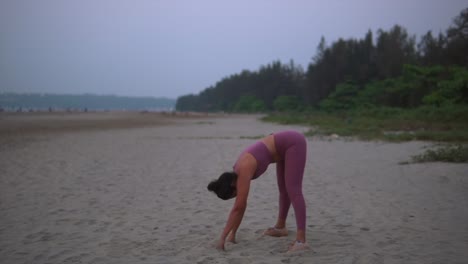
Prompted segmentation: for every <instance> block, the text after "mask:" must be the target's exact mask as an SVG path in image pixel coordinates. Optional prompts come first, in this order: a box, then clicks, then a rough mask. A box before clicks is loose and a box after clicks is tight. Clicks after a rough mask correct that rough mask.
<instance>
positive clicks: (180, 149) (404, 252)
mask: <svg viewBox="0 0 468 264" xmlns="http://www.w3.org/2000/svg"><path fill="white" fill-rule="evenodd" d="M99 115H102V114H93V113H88V114H81V115H80V116H81V117H79V118H78V119H84V120H88V121H89V120H96V119H97V120H100V121H99V122H95V121H92V122H91V123H92V124H93V125H89V126H86V125H83V126H84V128H77V127H75V126H76V124H74V123H73V121H76V118H77V117H76V115H71V116H70V115H66V114H64V115H61V116H60V117H57V116H53V117H51V116H50V115H47V114H44V115H39V117H38V116H37V115H34V114H23V115H11V114H10V115H8V114H2V116H0V132H1V131H3V134H2V133H0V136H1V138H0V263H98V264H99V263H467V261H468V250H467V249H468V165H467V164H448V163H423V164H410V165H399V162H403V161H408V160H409V159H410V157H411V156H412V155H416V154H420V153H421V152H422V151H423V150H424V148H425V147H427V146H431V143H428V142H409V143H401V144H395V143H385V142H362V141H356V140H346V139H342V138H338V139H329V138H308V147H309V148H308V159H307V167H306V174H305V177H304V195H305V199H306V202H307V206H308V211H307V237H308V241H309V244H310V245H311V248H312V249H311V250H310V251H307V252H302V253H299V254H293V255H288V254H285V251H286V249H287V245H288V244H289V243H290V242H291V241H293V239H294V237H295V232H294V229H295V221H294V212H293V210H290V214H289V218H288V223H287V227H288V228H289V229H290V231H291V232H290V234H289V236H288V237H282V238H271V237H262V236H261V233H262V231H263V230H264V229H265V228H267V227H269V226H272V225H273V224H274V222H275V219H276V215H277V210H278V205H277V199H278V198H277V196H278V191H277V187H276V177H275V168H274V165H270V168H269V169H268V171H267V173H266V174H264V175H262V176H261V177H260V178H258V179H257V180H255V181H254V182H253V183H252V185H251V186H252V187H251V192H250V196H249V202H248V208H247V211H246V214H245V216H244V219H243V222H242V224H241V227H240V229H239V231H238V244H231V243H227V244H226V248H227V250H226V251H225V252H219V251H217V250H216V249H215V248H214V242H215V241H216V239H217V238H218V237H219V235H220V233H221V231H222V229H223V227H224V224H225V222H226V219H227V216H228V213H229V210H230V209H231V205H232V204H233V201H222V200H220V199H218V198H217V197H216V196H215V195H214V194H212V193H209V192H208V191H207V189H206V186H207V184H208V182H209V181H210V180H212V179H214V178H217V177H218V175H219V174H220V173H221V172H223V171H224V170H229V169H230V168H231V167H232V165H233V162H234V161H235V158H236V157H237V155H238V154H239V152H240V151H241V150H242V149H243V148H244V147H246V146H247V145H249V144H250V143H253V142H254V141H255V139H256V138H258V137H259V136H262V135H267V134H268V133H270V132H273V131H279V130H284V129H296V130H299V131H301V132H305V131H307V129H308V128H307V127H300V126H282V125H276V124H269V123H262V122H260V121H258V120H257V118H258V116H195V117H193V116H192V117H190V118H177V117H167V116H158V115H149V117H148V115H146V117H144V118H142V117H141V114H138V113H137V114H130V115H129V114H122V113H121V114H112V115H110V116H112V118H111V119H112V120H114V121H112V122H110V121H105V120H108V118H107V117H104V118H103V117H102V116H99ZM122 115H123V116H125V118H122ZM96 116H98V117H96ZM116 116H117V117H116ZM38 118H39V119H38ZM115 118H117V119H118V120H120V121H119V122H118V121H115ZM135 118H137V119H138V118H140V119H141V120H143V121H141V122H140V121H139V122H136V124H135V123H132V121H129V120H134V119H135ZM57 119H58V120H60V121H57ZM147 119H150V120H151V121H148V120H147ZM38 120H39V121H40V122H39V121H38ZM67 120H68V121H67ZM88 121H87V122H88ZM15 122H16V123H15ZM18 122H19V123H18ZM93 122H94V123H93ZM106 122H109V123H106ZM85 123H86V122H85ZM88 123H89V122H88ZM116 123H117V124H118V125H116ZM129 123H130V124H133V125H128V126H127V125H126V124H129ZM12 124H17V125H16V128H15V129H12ZM18 124H19V125H18ZM37 124H41V126H42V128H41V129H37ZM108 124H114V125H108ZM7 127H9V128H7ZM62 127H65V129H61V128H62Z"/></svg>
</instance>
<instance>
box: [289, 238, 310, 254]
mask: <svg viewBox="0 0 468 264" xmlns="http://www.w3.org/2000/svg"><path fill="white" fill-rule="evenodd" d="M309 248H310V247H309V244H307V242H301V241H295V242H294V243H293V244H292V245H291V246H289V249H288V252H287V253H292V252H298V251H304V250H307V249H309Z"/></svg>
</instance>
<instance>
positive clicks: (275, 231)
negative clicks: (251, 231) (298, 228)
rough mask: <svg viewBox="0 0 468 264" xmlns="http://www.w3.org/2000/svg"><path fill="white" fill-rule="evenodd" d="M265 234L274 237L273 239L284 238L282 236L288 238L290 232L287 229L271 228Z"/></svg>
mask: <svg viewBox="0 0 468 264" xmlns="http://www.w3.org/2000/svg"><path fill="white" fill-rule="evenodd" d="M263 234H264V235H266V236H272V237H282V236H288V230H287V229H286V227H283V228H276V227H270V228H268V229H267V230H265V232H263Z"/></svg>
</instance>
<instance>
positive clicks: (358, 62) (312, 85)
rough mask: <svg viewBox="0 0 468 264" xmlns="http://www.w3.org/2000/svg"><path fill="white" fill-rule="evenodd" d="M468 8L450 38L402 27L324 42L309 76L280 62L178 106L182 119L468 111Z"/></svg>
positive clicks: (183, 100)
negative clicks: (462, 107)
mask: <svg viewBox="0 0 468 264" xmlns="http://www.w3.org/2000/svg"><path fill="white" fill-rule="evenodd" d="M467 68H468V8H466V9H464V10H462V11H461V12H460V14H459V15H458V16H457V17H455V18H454V19H453V22H452V24H451V26H450V27H449V28H448V29H447V30H446V31H445V32H444V33H442V32H440V33H439V34H438V35H434V33H433V32H431V31H428V32H427V33H426V34H424V35H423V36H422V37H421V38H420V40H419V41H416V36H414V35H410V34H409V33H408V32H407V30H406V29H405V28H404V27H402V26H400V25H395V26H393V27H392V28H391V29H390V30H388V31H385V30H382V29H379V30H377V32H376V36H374V32H372V31H371V30H369V31H368V32H367V33H366V34H365V36H364V38H362V39H353V38H352V39H347V40H345V39H341V38H340V39H338V40H337V41H335V42H333V43H331V44H327V42H326V40H325V38H324V37H322V38H321V40H320V43H319V44H318V46H317V51H316V54H315V56H314V57H313V59H312V62H311V63H310V64H309V65H308V67H307V69H306V70H304V69H303V68H302V67H301V66H300V65H296V64H295V63H294V61H292V60H291V61H290V62H289V63H282V62H281V61H273V62H272V63H270V64H267V65H263V66H261V67H260V68H259V69H258V70H256V71H248V70H244V71H242V72H240V73H237V74H233V75H231V76H228V77H225V78H223V79H222V80H220V81H219V82H217V83H216V84H215V85H213V86H211V87H208V88H206V89H205V90H203V91H202V92H200V93H199V94H197V95H194V94H190V95H184V96H181V97H179V98H178V99H177V103H176V109H177V110H179V111H227V112H231V111H235V112H262V111H271V110H277V111H284V110H301V109H307V108H320V109H325V110H335V109H346V108H353V107H361V106H369V105H378V106H390V107H401V108H410V107H418V106H420V105H423V104H431V105H435V106H438V105H441V104H447V103H452V104H453V103H455V104H466V103H468V70H467Z"/></svg>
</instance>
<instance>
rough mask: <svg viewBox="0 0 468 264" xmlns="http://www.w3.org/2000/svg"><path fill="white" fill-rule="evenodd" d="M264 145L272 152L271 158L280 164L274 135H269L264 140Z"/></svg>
mask: <svg viewBox="0 0 468 264" xmlns="http://www.w3.org/2000/svg"><path fill="white" fill-rule="evenodd" d="M262 142H263V144H265V146H266V147H267V149H268V150H269V151H270V153H271V156H272V158H273V160H274V161H275V162H278V161H279V160H280V158H279V155H278V153H277V152H276V147H275V137H274V135H268V136H266V137H264V138H262Z"/></svg>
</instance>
